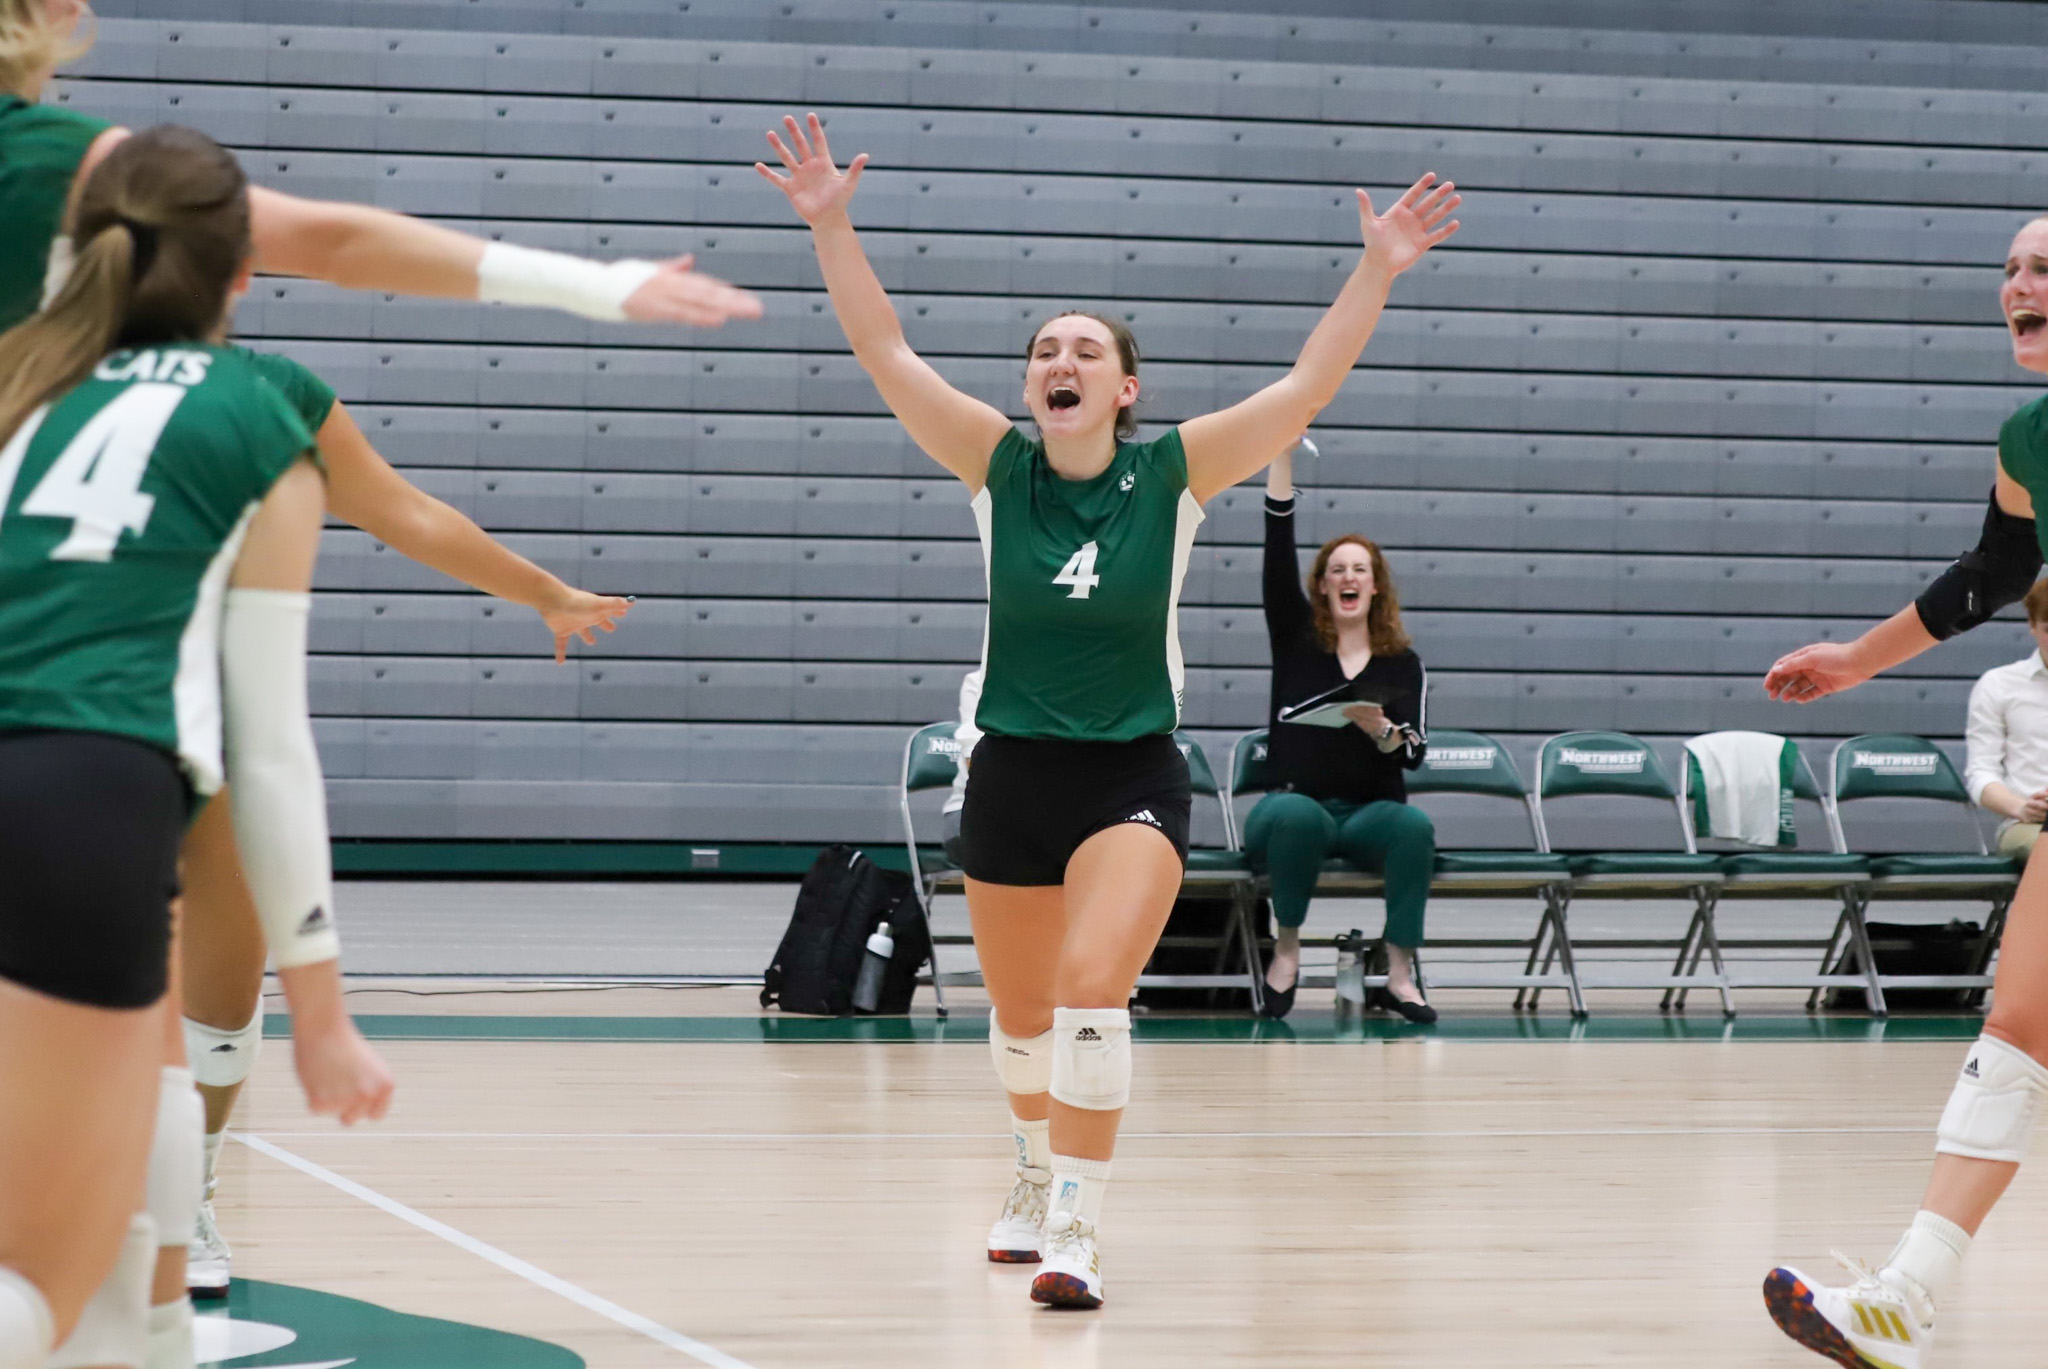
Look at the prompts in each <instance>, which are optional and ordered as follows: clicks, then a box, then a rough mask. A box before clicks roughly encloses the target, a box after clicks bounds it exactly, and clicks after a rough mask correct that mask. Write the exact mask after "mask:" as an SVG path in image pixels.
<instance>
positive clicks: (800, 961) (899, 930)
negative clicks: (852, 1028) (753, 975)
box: [761, 846, 932, 1017]
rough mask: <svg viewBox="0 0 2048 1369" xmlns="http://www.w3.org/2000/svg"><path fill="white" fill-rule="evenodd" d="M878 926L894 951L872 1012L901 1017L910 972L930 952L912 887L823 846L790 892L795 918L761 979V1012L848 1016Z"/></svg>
mask: <svg viewBox="0 0 2048 1369" xmlns="http://www.w3.org/2000/svg"><path fill="white" fill-rule="evenodd" d="M884 922H886V923H888V924H889V934H890V936H891V937H892V938H893V939H894V940H895V942H896V949H895V953H894V954H893V955H891V956H890V957H889V969H888V971H887V973H886V974H884V975H883V977H882V995H881V1000H880V1002H879V1003H878V1004H877V1005H876V1008H875V1011H876V1013H877V1014H878V1015H881V1014H893V1013H906V1012H909V1011H910V1000H911V997H912V995H914V994H915V993H916V992H917V972H918V970H919V969H921V968H922V967H923V965H924V963H925V961H927V960H928V959H930V958H931V953H932V940H931V931H930V929H929V928H927V927H926V926H925V921H924V913H923V911H922V910H921V909H920V908H919V906H918V902H917V892H916V888H915V886H914V885H913V884H912V882H911V878H910V876H909V875H906V874H901V873H898V872H897V871H894V870H884V869H882V868H881V867H880V866H879V865H876V864H875V863H874V862H873V861H871V860H869V859H868V858H867V857H866V856H865V855H863V854H861V853H860V852H859V851H856V850H854V849H853V848H852V847H851V846H827V847H826V848H825V849H824V850H822V851H820V852H819V853H818V858H817V860H816V861H814V862H813V863H812V865H811V869H810V873H808V874H806V875H805V876H804V882H803V886H802V887H801V888H800V889H798V890H797V895H796V912H795V914H794V915H793V916H792V917H791V918H790V920H789V930H788V931H786V932H784V933H783V934H782V944H781V945H780V946H778V947H776V948H775V959H774V960H773V961H771V962H770V963H769V966H768V973H767V974H766V975H765V976H764V978H763V983H762V986H761V1006H762V1007H764V1008H766V1007H769V1006H771V1005H772V1006H778V1007H780V1008H781V1009H782V1010H783V1011H784V1012H794V1013H810V1014H814V1015H816V1016H819V1017H845V1016H846V1015H847V1014H849V1013H851V1012H852V1011H853V982H854V980H855V978H856V977H858V976H859V974H860V962H861V957H862V956H864V955H866V954H867V947H868V937H869V936H870V935H872V934H873V932H874V930H875V928H876V927H877V926H879V925H881V924H882V923H884Z"/></svg>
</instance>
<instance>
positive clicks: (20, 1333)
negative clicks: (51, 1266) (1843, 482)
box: [0, 1265, 56, 1369]
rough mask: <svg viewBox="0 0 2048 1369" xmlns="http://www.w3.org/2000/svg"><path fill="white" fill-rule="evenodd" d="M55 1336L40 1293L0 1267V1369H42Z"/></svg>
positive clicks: (12, 1272) (47, 1302)
mask: <svg viewBox="0 0 2048 1369" xmlns="http://www.w3.org/2000/svg"><path fill="white" fill-rule="evenodd" d="M55 1334H56V1327H55V1325H54V1323H53V1321H52V1319H51V1317H50V1300H49V1299H48V1298H45V1297H44V1296H43V1290H42V1289H40V1288H38V1287H36V1286H35V1285H34V1284H33V1283H31V1282H29V1280H27V1279H26V1278H24V1277H22V1276H21V1275H20V1274H17V1273H15V1272H14V1271H13V1270H12V1269H9V1268H8V1267H7V1266H5V1265H0V1369H43V1366H44V1365H45V1364H46V1363H47V1362H48V1360H49V1357H50V1338H51V1337H52V1336H54V1335H55Z"/></svg>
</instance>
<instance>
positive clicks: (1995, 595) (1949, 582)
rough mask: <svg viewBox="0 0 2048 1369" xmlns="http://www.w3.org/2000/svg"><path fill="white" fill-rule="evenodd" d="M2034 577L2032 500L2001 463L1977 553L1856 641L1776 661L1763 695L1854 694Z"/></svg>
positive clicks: (2004, 601) (2020, 591)
mask: <svg viewBox="0 0 2048 1369" xmlns="http://www.w3.org/2000/svg"><path fill="white" fill-rule="evenodd" d="M2040 573H2041V548H2040V544H2039V543H2038V542H2037V541H2036V540H2035V533H2034V501H2033V497H2032V496H2030V495H2029V494H2028V493H2027V490H2026V487H2025V486H2023V485H2021V484H2020V483H2019V481H2017V480H2014V479H2013V478H2012V477H2011V476H2010V475H2008V474H2006V471H2005V467H2004V466H2003V465H2001V466H2000V467H1999V468H1998V482H1997V484H1995V485H1994V486H1992V490H1991V504H1990V507H1989V508H1988V509H1986V510H1985V512H1984V531H1983V532H1982V534H1980V535H1979V537H1978V539H1977V545H1976V546H1975V547H1973V548H1971V549H1970V550H1969V551H1967V552H1965V553H1963V555H1962V556H1960V557H1958V558H1957V559H1956V561H1955V562H1954V564H1952V565H1950V566H1949V568H1948V569H1947V570H1945V571H1943V572H1942V573H1941V574H1940V575H1938V576H1936V577H1935V579H1934V580H1933V581H1932V582H1931V583H1930V584H1929V585H1928V586H1927V588H1926V589H1924V590H1922V591H1921V592H1920V597H1919V598H1917V599H1915V600H1914V601H1913V602H1912V603H1910V604H1908V605H1906V606H1905V607H1904V608H1902V609H1900V610H1899V611H1898V612H1897V613H1894V614H1893V615H1892V616H1891V617H1889V618H1887V619H1885V620H1884V621H1883V622H1881V623H1879V624H1878V625H1877V626H1876V627H1874V628H1871V629H1870V630H1869V631H1868V632H1866V633H1864V634H1863V635H1862V636H1861V637H1858V638H1857V639H1856V640H1855V641H1853V642H1815V643H1813V644H1812V645H1811V646H1803V647H1801V648H1799V650H1797V651H1794V652H1790V653H1788V654H1787V655H1784V656H1781V657H1779V658H1778V661H1777V663H1776V664H1775V665H1773V666H1772V667H1771V669H1770V672H1769V673H1768V674H1766V675H1765V676H1764V692H1765V693H1767V694H1769V695H1770V696H1771V697H1772V698H1773V699H1777V700H1780V701H1781V702H1785V703H1795V704H1805V703H1812V702H1813V701H1814V700H1815V699H1823V698H1826V697H1827V696H1828V695H1830V694H1839V693H1840V692H1841V691H1843V690H1845V689H1854V688H1855V687H1856V686H1857V685H1860V684H1862V683H1863V682H1864V681H1865V680H1867V679H1869V678H1870V677H1871V676H1873V675H1881V674H1883V673H1884V672H1885V671H1887V670H1891V669H1893V668H1894V667H1896V666H1900V665H1903V664H1905V663H1906V662H1907V661H1910V660H1912V659H1913V658H1914V657H1915V656H1918V655H1919V654H1920V653H1921V652H1923V651H1925V650H1927V649H1928V648H1929V647H1931V646H1933V645H1934V644H1935V643H1936V642H1942V641H1946V640H1948V639H1949V638H1950V637H1953V636H1955V635H1956V634H1957V633H1960V632H1967V631H1968V630H1969V629H1971V628H1973V627H1976V626H1977V625H1978V624H1979V623H1982V622H1984V621H1985V620H1986V619H1988V618H1990V617H1991V615H1992V614H1994V613H1996V612H1998V611H1999V610H2000V609H2002V608H2005V607H2007V606H2009V605H2012V604H2016V603H2018V602H2019V601H2020V600H2021V599H2023V598H2025V597H2026V593H2027V591H2028V590H2029V589H2030V588H2032V587H2033V583H2034V577H2035V576H2037V575H2039V574H2040Z"/></svg>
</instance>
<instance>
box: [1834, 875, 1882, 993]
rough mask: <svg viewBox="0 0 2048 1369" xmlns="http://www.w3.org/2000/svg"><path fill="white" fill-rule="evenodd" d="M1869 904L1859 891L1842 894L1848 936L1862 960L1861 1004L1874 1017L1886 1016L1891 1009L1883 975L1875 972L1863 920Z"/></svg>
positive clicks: (1867, 927)
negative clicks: (1862, 985) (1847, 923)
mask: <svg viewBox="0 0 2048 1369" xmlns="http://www.w3.org/2000/svg"><path fill="white" fill-rule="evenodd" d="M1869 906H1870V899H1869V898H1868V897H1867V896H1866V895H1863V894H1861V893H1850V894H1848V895H1845V896H1844V899H1843V906H1842V916H1843V917H1845V918H1847V919H1848V920H1849V936H1850V938H1851V940H1852V944H1854V946H1855V947H1856V958H1857V959H1858V960H1861V961H1862V962H1863V983H1864V986H1865V987H1864V990H1863V999H1864V1002H1863V1006H1864V1007H1865V1008H1867V1009H1868V1010H1869V1011H1870V1013H1871V1015H1872V1016H1874V1017H1887V1016H1889V1015H1890V1013H1891V1009H1890V1008H1888V1007H1886V1006H1885V1001H1884V976H1882V975H1880V974H1879V973H1878V972H1877V952H1876V951H1874V950H1872V949H1871V946H1870V927H1869V925H1868V924H1866V923H1865V922H1864V920H1863V910H1864V909H1865V908H1867V907H1869Z"/></svg>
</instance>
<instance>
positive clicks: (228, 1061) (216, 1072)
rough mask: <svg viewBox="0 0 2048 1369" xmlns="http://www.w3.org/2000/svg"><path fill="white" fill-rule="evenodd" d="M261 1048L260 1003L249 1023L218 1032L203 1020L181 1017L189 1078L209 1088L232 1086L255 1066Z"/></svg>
mask: <svg viewBox="0 0 2048 1369" xmlns="http://www.w3.org/2000/svg"><path fill="white" fill-rule="evenodd" d="M262 1047H263V1005H262V1004H261V1003H259V1004H257V1005H256V1015H255V1016H254V1017H252V1018H250V1019H249V1025H248V1026H246V1027H239V1028H237V1029H235V1030H234V1031H222V1030H221V1029H220V1028H219V1027H209V1026H207V1025H206V1024H205V1023H204V1022H194V1021H193V1020H192V1019H191V1018H189V1017H188V1018H186V1019H185V1056H186V1058H187V1059H188V1060H190V1061H191V1064H192V1077H193V1078H194V1079H196V1080H198V1081H199V1082H200V1083H202V1084H204V1085H206V1087H208V1088H210V1089H226V1088H233V1087H234V1086H235V1085H236V1084H239V1083H241V1082H242V1081H243V1080H244V1079H247V1078H248V1077H249V1071H250V1070H252V1069H255V1068H256V1053H257V1052H258V1051H259V1050H261V1049H262Z"/></svg>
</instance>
